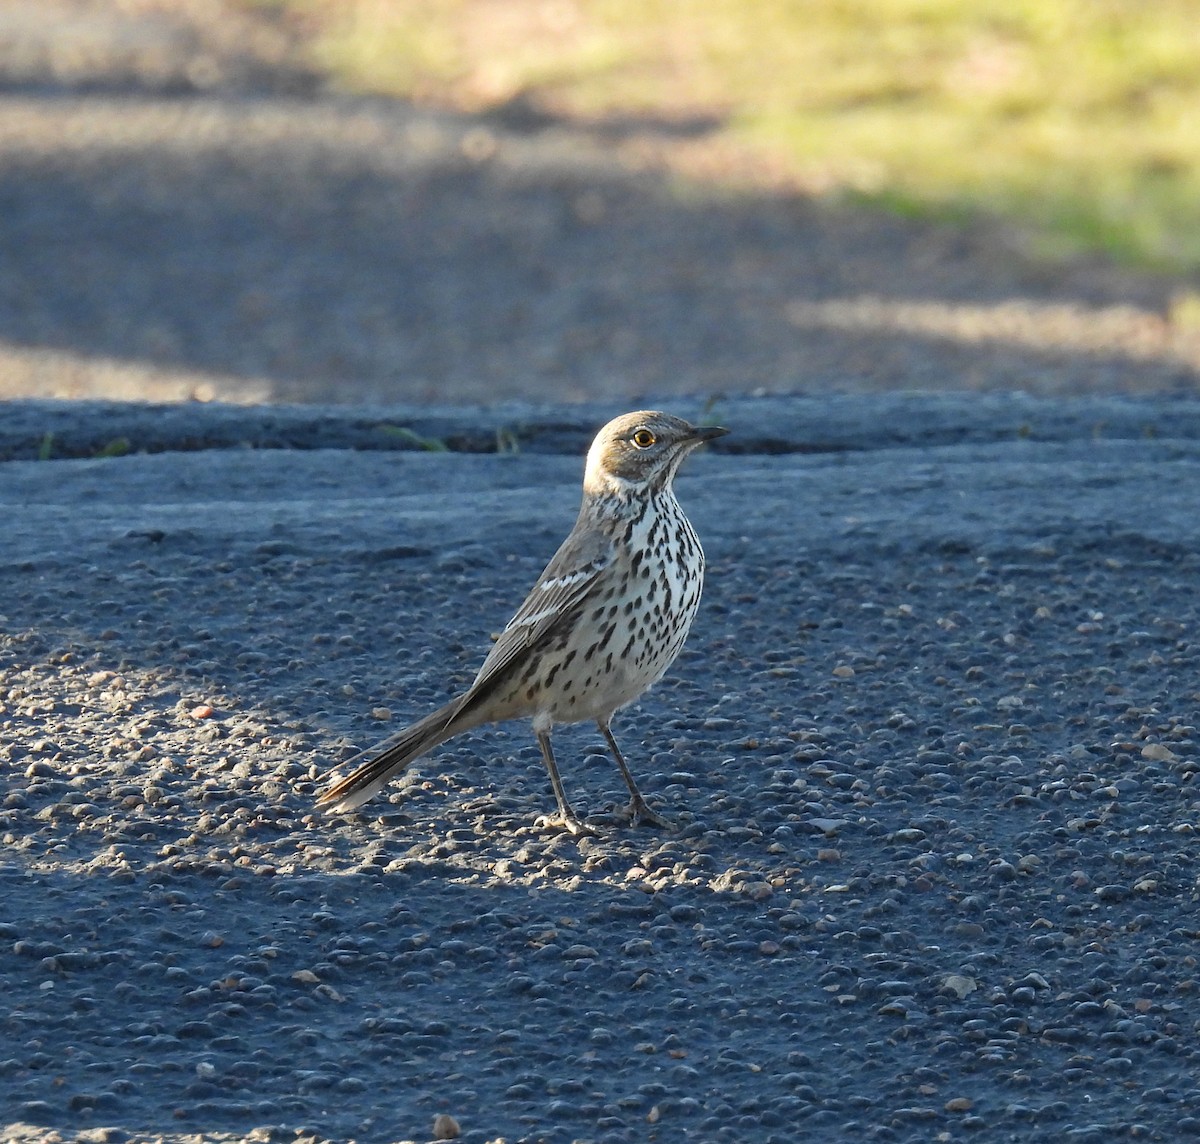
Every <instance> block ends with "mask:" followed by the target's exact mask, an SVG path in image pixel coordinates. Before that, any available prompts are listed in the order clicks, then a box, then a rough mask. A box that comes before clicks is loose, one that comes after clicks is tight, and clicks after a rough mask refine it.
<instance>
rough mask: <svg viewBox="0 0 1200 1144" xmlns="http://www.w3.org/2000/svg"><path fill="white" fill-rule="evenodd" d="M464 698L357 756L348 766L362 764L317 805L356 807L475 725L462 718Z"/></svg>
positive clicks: (325, 792)
mask: <svg viewBox="0 0 1200 1144" xmlns="http://www.w3.org/2000/svg"><path fill="white" fill-rule="evenodd" d="M463 698H464V697H463V696H460V697H459V698H458V699H453V700H451V701H450V702H449V703H447V704H446V705H445V706H444V707H439V708H438V709H437V710H436V711H433V712H431V713H430V714H428V715H426V716H425V718H424V719H418V720H417V722H415V723H413V724H412V726H410V727H405V728H404V730H403V731H400V732H399V733H398V734H396V735H393V736H392V737H391V738H390V739H386V740H385V741H384V742H382V743H380V744H378V745H377V746H374V747H371V748H370V749H369V750H366V751H362V752H361V753H359V754H357V755H355V756H354V757H353V758H352V759H350V760H349V764H348V765H353V764H355V763H357V764H358V765H357V766H356V767H354V769H353V770H352V771H351V772H350V773H349V774H348V775H346V776H345V777H344V778H340V779H338V780H337V781H336V782H333V783H331V784H330V785H329V786H328V787H327V788H326V789H325V790H323V791H322V792H321V795H320V797H319V798H318V799H317V805H318V806H322V807H325V808H326V809H327V810H329V811H348V810H354V809H355V808H356V807H359V806H362V804H363V803H364V802H366V801H367V800H368V799H370V798H373V797H374V796H375V795H376V794H378V793H379V791H381V790H382V789H383V788H384V787H385V786H386V785H387V784H388V782H389V781H390V780H391V779H392V778H393V777H394V776H395V775H398V774H399V773H400V772H401V771H402V770H404V768H405V767H407V766H408V765H409V763H411V762H413V761H414V760H415V759H419V758H420V757H421V756H422V755H423V754H425V753H426V752H427V751H432V750H433V748H434V747H436V746H437V745H438V744H439V743H444V742H445V741H446V740H447V739H452V738H453V737H454V736H455V735H457V734H459V733H460V732H462V731H466V730H469V729H470V728H471V727H473V726H475V725H476V722H475V721H472V720H470V719H467V720H463V719H461V718H459V716H460V714H461V712H462V707H463Z"/></svg>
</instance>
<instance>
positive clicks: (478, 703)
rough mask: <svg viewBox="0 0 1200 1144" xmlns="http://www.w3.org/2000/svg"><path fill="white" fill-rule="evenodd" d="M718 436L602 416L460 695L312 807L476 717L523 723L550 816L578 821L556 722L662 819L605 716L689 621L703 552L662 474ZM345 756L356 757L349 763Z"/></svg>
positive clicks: (642, 810)
mask: <svg viewBox="0 0 1200 1144" xmlns="http://www.w3.org/2000/svg"><path fill="white" fill-rule="evenodd" d="M727 432H728V430H726V429H717V428H696V427H695V426H692V425H689V424H688V423H687V422H686V421H683V420H681V419H680V418H678V417H672V416H670V415H669V414H666V413H659V412H655V411H649V410H643V411H640V412H636V413H626V414H625V415H624V416H621V417H618V418H616V419H615V420H613V421H610V422H609V423H608V424H607V425H605V426H604V428H603V429H601V430H600V432H599V433H598V434H597V435H596V439H595V440H594V441H593V442H592V447H591V449H590V450H589V451H588V458H587V467H586V470H585V473H584V483H583V504H582V506H581V507H580V510H579V517H578V519H577V520H576V521H575V527H574V528H573V529H572V530H571V533H570V535H569V536H568V537H567V539H566V540H564V541H563V543H562V546H561V547H560V548H559V550H558V552H556V553H555V555H554V558H553V559H552V560H551V561H550V563H549V564H548V565H547V566H546V570H545V571H544V572H543V573H542V574H541V576H540V577H539V578H538V581H537V583H536V584H535V585H534V586H533V590H532V591H531V592H530V593H529V595H528V596H527V597H526V598H525V602H524V603H523V604H522V605H521V606H520V608H518V609H517V612H516V615H514V616H513V618H512V619H511V620H510V621H509V622H508V626H507V627H505V629H504V631H503V633H502V634H501V636H500V638H499V640H498V641H497V642H496V644H495V645H494V646H493V648H492V650H491V653H490V654H489V655H488V657H487V659H486V660H485V661H484V664H483V666H482V667H481V668H480V669H479V674H478V675H476V677H475V680H474V682H473V683H472V684H471V686H470V687H469V688H467V690H466V691H464V692H463V693H462V694H461V695H459V696H457V697H456V698H454V699H452V700H451V701H450V702H449V703H447V704H445V705H444V706H442V707H439V708H438V709H437V710H436V711H433V712H431V713H430V714H428V715H426V716H425V717H424V718H423V719H419V720H418V721H417V722H416V723H413V724H412V725H411V726H409V727H406V728H405V729H404V730H403V731H401V732H399V733H398V734H397V735H395V736H393V737H392V738H391V739H389V740H387V741H386V742H384V743H381V744H380V745H379V746H377V747H374V748H372V749H371V750H370V751H365V752H363V753H362V754H361V755H358V756H356V757H355V758H354V759H351V760H350V762H349V764H348V765H350V766H353V770H351V771H350V773H349V774H347V775H346V776H345V777H344V778H341V779H338V780H337V781H334V782H332V783H331V785H330V786H329V787H328V788H327V789H326V790H325V791H324V792H322V794H321V796H320V798H319V799H318V803H319V804H320V805H322V806H326V807H328V808H329V809H331V810H353V809H354V808H356V807H358V806H361V805H362V804H363V803H364V802H366V801H367V800H368V799H370V798H371V797H373V796H374V795H375V794H376V793H377V792H378V791H379V790H380V789H381V788H382V787H383V786H384V785H386V783H387V782H388V781H389V780H390V779H391V778H392V777H393V776H395V775H396V774H398V773H399V772H400V771H402V770H403V769H404V768H405V767H407V766H408V765H409V763H411V762H413V761H414V760H415V759H417V758H419V757H420V756H422V755H424V754H426V753H427V752H428V751H431V750H432V749H433V748H434V747H436V746H438V745H439V744H441V743H444V742H445V741H446V740H447V739H451V738H453V737H454V736H455V735H460V734H462V733H463V732H464V731H468V730H470V729H471V728H472V727H478V726H479V725H480V724H482V723H495V722H500V721H502V720H505V719H516V718H522V717H528V718H532V721H533V731H534V734H535V736H536V737H537V741H538V744H539V745H540V746H541V749H542V757H543V759H544V760H545V763H546V769H547V771H548V772H549V774H550V782H551V785H552V786H553V788H554V795H555V798H556V800H557V802H558V811H559V818H560V820H561V822H560V824H561V825H562V826H563V827H564V828H565V829H567V830H569V831H570V832H571V833H572V834H578V833H581V832H584V831H587V830H588V829H589V828H588V827H586V826H584V824H583V823H582V822H581V821H580V820H579V818H578V817H577V816H576V814H575V812H574V811H573V810H572V809H571V806H570V803H568V801H567V798H566V795H565V794H564V792H563V786H562V780H561V779H560V777H559V774H558V767H557V766H556V764H555V761H554V753H553V751H552V749H551V746H550V732H551V730H552V728H553V727H554V725H555V724H556V723H577V722H581V721H584V720H589V719H590V720H594V721H595V723H596V725H597V726H598V727H599V728H600V731H601V733H602V734H603V735H604V738H605V740H606V741H607V743H608V746H609V749H610V750H611V751H612V753H613V757H614V758H615V759H616V762H617V766H618V767H619V768H620V770H621V775H622V777H623V778H624V779H625V783H626V785H627V786H628V787H629V793H630V806H629V813H630V816H631V817H632V818H633V819H634V820H639V819H640V820H643V821H648V822H652V823H655V824H656V825H659V826H663V825H666V824H665V822H664V821H663V819H661V818H660V817H659V816H658V815H657V814H656V813H655V812H654V811H652V810H651V809H650V808H649V807H648V806H647V805H646V802H645V799H643V798H642V795H641V792H640V791H639V790H638V788H637V784H636V783H635V782H634V780H633V776H632V775H631V774H630V772H629V768H628V767H627V766H626V765H625V760H624V758H623V757H622V756H621V752H620V750H619V749H618V747H617V744H616V741H615V740H614V739H613V736H612V732H611V730H610V729H609V723H610V721H611V719H612V717H613V715H614V713H615V712H616V711H617V710H619V709H620V708H621V707H623V706H625V705H626V704H627V703H630V702H632V701H633V700H634V699H636V698H637V697H638V696H639V695H641V694H642V693H643V692H644V691H645V690H646V689H647V688H648V687H650V686H651V685H652V684H653V683H655V682H657V681H658V680H659V679H660V678H661V677H662V675H663V673H664V672H665V671H666V670H667V668H668V667H670V665H671V664H672V663H673V662H674V660H675V657H676V656H677V655H678V654H679V651H680V649H681V648H682V647H683V642H684V640H685V639H686V638H687V634H688V630H689V629H690V628H691V625H692V619H693V618H694V616H695V614H696V609H697V607H698V605H699V603H700V590H701V587H702V585H703V581H704V553H703V551H702V550H701V548H700V542H699V541H698V540H697V539H696V534H695V532H693V531H692V526H691V524H690V523H689V522H688V519H687V517H686V516H684V514H683V510H682V509H681V508H680V507H679V502H678V501H676V499H675V494H674V491H673V490H672V481H673V479H674V477H675V473H676V472H677V471H678V469H679V465H680V463H681V462H682V461H683V459H684V457H686V456H687V454H688V453H690V452H691V451H692V449H694V448H695V447H696V446H697V445H700V444H702V443H703V442H705V441H711V440H713V439H714V438H716V437H721V436H723V435H724V434H725V433H727ZM355 764H357V765H355Z"/></svg>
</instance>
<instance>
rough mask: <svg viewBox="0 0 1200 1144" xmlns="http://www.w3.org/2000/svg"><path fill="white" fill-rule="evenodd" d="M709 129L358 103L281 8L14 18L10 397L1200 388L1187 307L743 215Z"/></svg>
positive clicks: (760, 195) (1020, 251)
mask: <svg viewBox="0 0 1200 1144" xmlns="http://www.w3.org/2000/svg"><path fill="white" fill-rule="evenodd" d="M243 8H245V10H242V9H243ZM256 13H257V15H256ZM719 126H720V124H719V123H718V122H717V121H715V120H710V121H705V120H697V121H695V122H692V123H683V124H678V123H663V122H658V121H655V120H653V119H652V118H642V119H638V118H630V119H628V120H606V121H601V122H594V123H586V122H576V121H571V120H565V119H561V118H555V117H554V116H552V115H547V114H545V113H543V112H540V111H539V110H538V109H536V108H535V107H531V106H527V105H524V104H517V105H513V106H507V107H502V108H497V109H493V110H492V111H491V112H488V113H483V114H477V115H469V114H459V113H453V112H450V111H446V110H441V111H439V110H436V109H430V108H419V107H414V106H412V105H410V104H407V103H404V102H401V101H395V100H385V99H357V98H352V97H349V96H346V95H339V94H337V93H334V92H332V91H330V90H328V88H327V87H325V86H324V84H323V82H322V80H321V77H319V76H316V75H314V74H312V73H311V70H306V68H305V65H304V63H303V54H302V51H301V47H300V45H298V44H297V43H296V42H295V41H293V40H292V39H290V38H289V36H288V35H287V33H286V29H282V28H280V27H278V26H276V25H275V24H273V23H271V22H270V20H269V5H261V4H260V5H254V6H244V5H236V4H235V5H230V4H224V3H221V2H220V0H123V2H122V3H121V4H119V5H116V4H112V3H109V2H107V0H9V2H8V3H6V4H5V5H4V6H3V7H2V8H0V204H2V206H3V209H2V210H0V250H2V251H3V257H2V258H0V396H12V397H18V396H21V397H72V398H74V397H107V398H114V399H138V400H177V399H181V398H187V397H190V396H198V397H202V398H218V399H221V400H225V401H237V402H255V401H262V400H275V401H313V402H339V401H341V402H351V403H353V402H362V401H381V402H397V401H440V402H459V403H462V402H480V401H494V400H497V399H502V398H504V399H522V400H532V399H538V398H542V399H546V400H554V401H563V400H595V399H606V400H618V399H620V400H621V401H622V403H623V404H627V405H629V406H633V407H636V405H637V404H640V402H639V401H638V400H637V395H639V394H645V393H656V394H658V395H660V396H661V395H666V394H691V393H747V392H752V391H755V390H764V391H769V392H795V391H804V392H830V391H871V392H873V391H880V390H884V391H886V390H892V389H898V388H920V389H935V390H941V389H953V390H963V389H966V390H972V391H996V390H1008V389H1013V388H1022V389H1027V390H1030V391H1031V392H1036V393H1077V392H1128V391H1146V392H1164V391H1174V390H1181V389H1187V390H1194V387H1195V384H1196V377H1197V372H1198V371H1200V331H1198V330H1197V328H1196V321H1195V318H1194V316H1193V317H1192V318H1191V319H1190V320H1188V319H1187V315H1188V313H1189V312H1194V311H1195V309H1196V305H1195V297H1194V295H1195V289H1196V285H1195V282H1194V281H1191V282H1189V281H1188V280H1186V279H1184V278H1181V277H1178V276H1176V277H1171V276H1156V275H1152V274H1148V273H1134V272H1131V271H1125V270H1121V269H1119V268H1116V267H1113V266H1110V265H1106V264H1104V263H1103V262H1102V261H1100V260H1097V259H1082V260H1075V261H1067V262H1063V263H1056V262H1051V261H1047V260H1045V259H1042V258H1037V257H1030V256H1029V253H1028V251H1027V249H1026V248H1027V246H1028V243H1027V241H1025V240H1023V239H1021V238H1020V236H1018V235H1015V234H1013V233H1009V232H1006V231H1004V230H1002V229H1001V228H999V227H996V226H987V225H984V224H982V223H979V222H976V223H975V224H972V225H971V226H965V225H963V226H959V225H946V224H942V223H937V222H931V221H919V220H913V219H902V218H899V217H892V216H887V215H882V214H878V213H873V212H870V211H867V210H860V209H855V208H853V207H852V206H850V205H846V204H843V205H841V206H839V205H837V204H835V203H832V202H830V201H828V200H827V199H822V198H820V197H813V196H811V195H805V194H802V193H798V192H797V190H796V189H795V188H794V187H793V188H791V189H789V188H788V187H786V186H783V187H781V186H775V185H773V184H771V183H770V180H767V182H765V183H763V184H762V185H761V187H760V189H757V190H754V191H752V192H747V193H743V194H732V193H727V192H726V191H722V190H720V189H719V186H720V184H721V180H722V179H726V180H727V179H728V177H729V176H731V175H732V176H735V177H736V178H743V177H748V178H749V180H750V182H751V183H752V184H754V185H755V186H756V187H759V182H760V180H758V178H757V176H758V175H759V174H761V172H758V171H757V170H756V168H755V164H754V162H753V161H752V160H750V159H747V157H745V156H742V157H741V158H737V157H731V156H729V155H727V154H725V150H726V149H727V146H726V145H725V144H724V143H723V141H722V137H721V136H720V134H719V132H718V131H717V128H719ZM743 181H744V179H743ZM714 186H716V187H717V189H714ZM1189 294H1190V297H1191V302H1190V303H1187V302H1186V299H1187V298H1188V297H1189ZM1179 297H1183V298H1184V300H1185V304H1184V305H1182V306H1177V305H1176V304H1175V300H1176V299H1177V298H1179ZM1176 319H1179V320H1176Z"/></svg>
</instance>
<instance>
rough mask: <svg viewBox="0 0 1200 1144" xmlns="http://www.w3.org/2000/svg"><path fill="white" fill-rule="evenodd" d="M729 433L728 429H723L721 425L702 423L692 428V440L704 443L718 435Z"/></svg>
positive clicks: (713, 439) (722, 435)
mask: <svg viewBox="0 0 1200 1144" xmlns="http://www.w3.org/2000/svg"><path fill="white" fill-rule="evenodd" d="M728 433H729V430H728V429H722V428H721V427H720V426H719V425H701V426H697V427H696V428H695V429H693V430H692V440H693V441H695V442H696V443H697V444H703V443H704V442H705V441H715V440H716V439H717V438H718V437H724V436H726V435H727V434H728Z"/></svg>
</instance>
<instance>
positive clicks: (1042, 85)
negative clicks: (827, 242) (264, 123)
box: [270, 0, 1200, 270]
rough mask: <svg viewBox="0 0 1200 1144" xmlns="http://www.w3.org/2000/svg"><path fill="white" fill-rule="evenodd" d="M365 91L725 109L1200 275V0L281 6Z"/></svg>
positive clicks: (321, 54) (1027, 221)
mask: <svg viewBox="0 0 1200 1144" xmlns="http://www.w3.org/2000/svg"><path fill="white" fill-rule="evenodd" d="M270 2H273V3H274V4H276V5H277V6H282V7H283V8H284V9H286V10H288V11H290V12H292V13H299V14H302V15H303V16H304V18H305V19H306V20H307V21H308V26H310V27H315V28H316V29H318V32H317V37H316V40H315V47H314V51H315V54H316V58H317V59H318V61H319V62H320V63H321V64H322V65H323V66H324V67H326V68H327V69H328V70H329V71H331V72H332V73H333V74H334V75H335V76H336V77H338V79H339V81H340V82H341V83H342V84H344V85H345V86H347V87H350V88H353V89H358V90H371V91H378V92H388V93H393V94H398V95H404V96H407V97H410V98H415V99H418V100H423V101H431V102H442V103H446V104H450V105H453V106H457V107H462V108H466V109H481V108H484V107H486V106H488V105H491V104H496V103H501V102H504V101H505V100H508V99H511V98H513V97H514V96H517V95H524V96H526V97H528V98H531V99H533V100H535V101H541V102H543V103H545V104H546V105H547V106H550V107H552V108H554V109H555V110H557V111H560V112H565V113H567V114H575V115H580V116H597V115H605V114H610V113H622V114H628V113H653V114H656V115H667V116H684V115H690V114H695V113H697V112H700V113H714V114H717V115H719V116H721V117H722V118H723V119H724V120H725V122H726V123H727V127H726V128H725V129H724V131H725V135H726V138H727V140H728V142H731V143H733V144H735V145H736V154H737V155H738V156H740V158H739V160H738V162H737V163H735V164H734V169H733V170H731V171H726V172H725V174H724V177H725V178H726V179H727V181H730V182H732V183H733V184H734V185H738V184H739V183H743V184H745V185H753V184H754V182H755V179H756V178H757V177H758V173H759V170H760V169H769V170H771V171H772V172H775V173H776V175H777V174H778V172H779V171H780V170H782V171H783V172H784V173H785V179H784V181H785V183H788V184H790V185H792V186H794V187H795V188H797V189H799V190H802V191H807V192H810V193H814V194H818V195H830V196H846V195H849V196H853V197H855V198H858V199H866V200H868V201H870V202H874V203H876V204H878V205H879V206H880V207H883V208H886V209H890V210H900V211H903V212H908V213H912V212H915V213H934V214H941V213H950V214H956V215H957V214H962V213H964V212H965V213H967V214H968V215H970V214H973V213H983V214H987V215H993V216H999V217H1002V218H1006V219H1010V220H1013V221H1015V222H1017V223H1019V224H1021V225H1023V226H1025V227H1026V228H1027V229H1028V231H1029V233H1030V234H1031V235H1032V236H1034V243H1035V246H1036V247H1037V248H1038V249H1040V250H1042V251H1043V252H1044V253H1045V254H1046V255H1048V256H1054V255H1058V254H1063V253H1069V252H1072V251H1076V250H1080V249H1092V250H1103V251H1106V252H1108V253H1110V254H1113V255H1115V256H1117V257H1119V258H1121V259H1124V260H1128V261H1133V262H1137V263H1140V264H1149V265H1154V266H1161V267H1164V268H1171V269H1187V270H1195V269H1197V268H1200V0H694V2H693V0H270Z"/></svg>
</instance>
